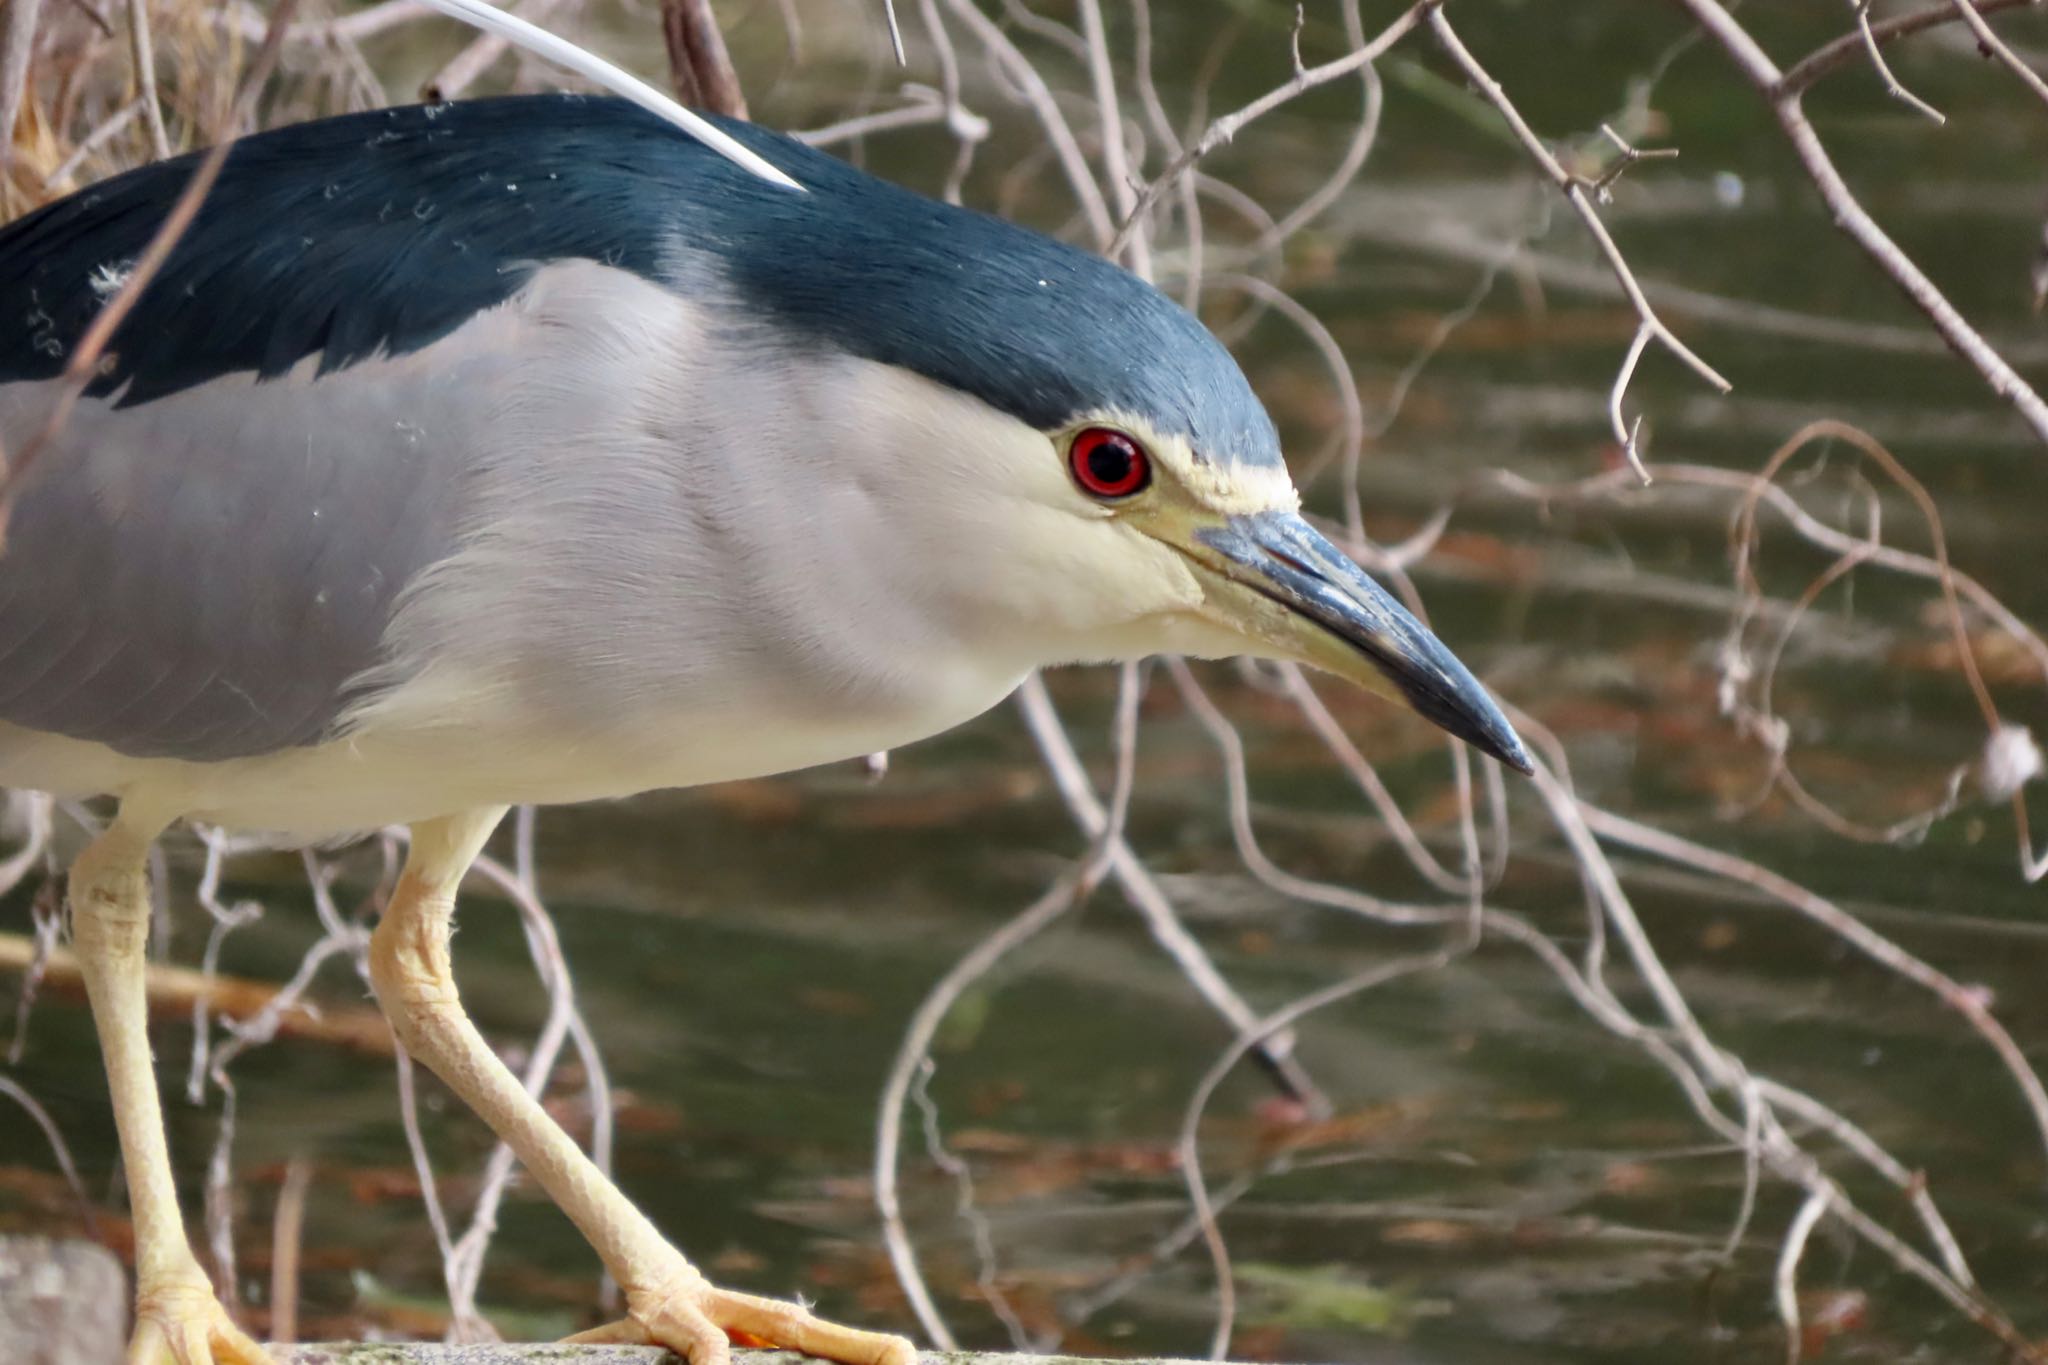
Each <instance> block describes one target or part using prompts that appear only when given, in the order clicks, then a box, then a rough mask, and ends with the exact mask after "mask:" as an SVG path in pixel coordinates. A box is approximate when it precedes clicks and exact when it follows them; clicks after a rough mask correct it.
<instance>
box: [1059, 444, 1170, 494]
mask: <svg viewBox="0 0 2048 1365" xmlns="http://www.w3.org/2000/svg"><path fill="white" fill-rule="evenodd" d="M1067 467H1068V468H1069V469H1071V470H1072V471H1073V473H1074V482H1075V483H1078V484H1080V485H1081V488H1082V491H1084V492H1087V493H1092V494H1094V495H1095V496H1096V497H1098V498H1128V497H1129V496H1130V495H1131V494H1133V493H1136V492H1138V491H1139V490H1140V489H1142V488H1144V486H1145V485H1146V484H1148V483H1150V482H1152V461H1151V460H1150V459H1149V458H1148V457H1147V456H1146V454H1145V448H1144V447H1143V446H1141V445H1139V444H1138V443H1137V442H1136V441H1134V440H1132V439H1131V438H1130V437H1128V436H1126V435H1124V434H1123V433H1122V432H1121V431H1115V430H1112V429H1111V428H1109V427H1089V428H1087V429H1086V430H1085V431H1083V432H1081V433H1080V434H1079V435H1077V436H1076V437H1074V443H1073V445H1071V446H1069V447H1067Z"/></svg>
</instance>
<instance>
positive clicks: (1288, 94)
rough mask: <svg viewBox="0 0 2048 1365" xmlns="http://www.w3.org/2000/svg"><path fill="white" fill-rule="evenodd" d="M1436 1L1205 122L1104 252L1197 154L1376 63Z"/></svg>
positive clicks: (1118, 245)
mask: <svg viewBox="0 0 2048 1365" xmlns="http://www.w3.org/2000/svg"><path fill="white" fill-rule="evenodd" d="M1439 3H1441V0H1417V2H1416V3H1415V4H1413V5H1410V6H1409V7H1408V8H1407V9H1405V10H1403V11H1401V13H1400V15H1399V16H1398V17H1397V18H1395V20H1394V21H1393V22H1392V23H1390V24H1388V25H1387V26H1386V27H1385V28H1383V29H1381V30H1380V31H1379V34H1378V36H1377V37H1375V38H1374V39H1373V40H1372V41H1371V42H1369V43H1365V44H1363V45H1361V46H1359V47H1357V48H1354V49H1353V50H1352V51H1350V52H1348V53H1346V54H1345V55H1344V56H1342V57H1339V58H1337V59H1336V60H1334V61H1328V62H1324V63H1323V64H1322V65H1321V66H1312V67H1310V68H1308V69H1307V70H1305V71H1301V72H1298V73H1297V74H1296V75H1295V77H1294V79H1292V80H1290V81H1288V82H1287V83H1286V84H1285V85H1281V86H1277V87H1275V88H1274V89H1272V90H1268V91H1267V92H1266V93H1265V94H1263V95H1261V96H1259V97H1258V98H1257V99H1255V100H1253V101H1252V102H1251V103H1250V104H1247V105H1245V106H1244V107H1243V108H1242V109H1239V110H1236V111H1235V112H1233V113H1229V114H1225V115H1223V116H1222V117H1221V118H1218V119H1217V120H1216V121H1215V122H1213V123H1211V124H1210V125H1209V127H1208V128H1207V130H1205V131H1204V132H1203V134H1202V136H1201V137H1200V138H1199V139H1197V140H1196V141H1195V142H1194V144H1193V145H1191V146H1189V147H1188V148H1186V149H1185V150H1183V151H1182V152H1181V153H1180V155H1178V156H1176V157H1174V159H1173V160H1172V161H1170V162H1168V163H1167V166H1166V169H1165V170H1163V171H1161V172H1160V173H1159V174H1158V175H1156V176H1154V177H1153V178H1152V179H1151V180H1150V181H1149V182H1147V184H1146V185H1145V187H1144V188H1143V189H1141V190H1139V191H1138V194H1137V198H1136V200H1135V201H1134V202H1133V204H1132V206H1131V209H1130V211H1129V212H1128V213H1126V214H1125V215H1124V218H1123V223H1122V225H1121V226H1119V227H1118V228H1117V230H1116V233H1115V235H1114V236H1113V237H1112V238H1111V240H1110V243H1109V250H1108V254H1109V255H1111V256H1114V255H1116V254H1117V253H1118V252H1119V251H1121V250H1122V249H1123V248H1124V246H1125V244H1126V243H1128V242H1129V241H1130V238H1131V236H1132V234H1133V233H1135V232H1136V231H1137V230H1138V223H1139V220H1140V219H1141V218H1142V217H1143V216H1144V214H1145V213H1146V211H1147V210H1149V209H1150V208H1151V207H1152V205H1153V204H1154V203H1156V202H1157V201H1158V199H1159V196H1160V195H1161V194H1162V193H1164V192H1165V191H1166V190H1167V189H1168V188H1169V187H1170V186H1172V185H1173V184H1174V182H1175V181H1177V180H1179V179H1180V177H1181V176H1183V175H1185V174H1186V173H1187V172H1188V170H1189V168H1191V167H1192V166H1193V165H1194V164H1195V163H1196V162H1197V161H1200V160H1201V159H1202V158H1203V157H1205V156H1207V155H1208V154H1209V153H1211V152H1213V151H1215V150H1216V149H1217V148H1218V147H1221V146H1223V145H1224V144H1225V143H1227V142H1229V141H1230V140H1231V139H1232V138H1234V137H1236V136H1237V135H1238V134H1239V133H1240V132H1242V131H1244V129H1245V127H1246V125H1248V124H1250V123H1252V122H1253V121H1255V120H1257V119H1259V118H1261V117H1263V116H1264V115H1266V114H1270V113H1272V112H1273V111H1274V110H1275V109H1278V108H1279V107H1280V106H1281V105H1283V104H1286V103H1288V102H1289V101H1290V100H1293V99H1296V98H1298V97H1299V96H1301V95H1303V94H1305V93H1306V92H1308V91H1310V90H1313V89H1315V88H1316V87H1317V86H1319V85H1328V84H1329V83H1330V82H1331V81H1334V80H1341V79H1343V78H1344V77H1346V76H1349V75H1350V74H1352V73H1353V72H1355V71H1357V70H1359V69H1360V68H1361V67H1366V66H1370V65H1371V64H1372V63H1374V62H1376V61H1378V60H1379V59H1380V58H1381V57H1382V56H1384V55H1385V53H1386V51H1387V49H1388V48H1390V47H1392V46H1393V45H1394V44H1395V43H1397V42H1399V41H1401V39H1402V38H1404V37H1406V36H1407V35H1408V34H1409V33H1410V32H1412V31H1413V30H1414V28H1415V26H1416V25H1417V24H1418V23H1420V22H1421V21H1422V16H1423V13H1424V12H1425V11H1430V10H1434V9H1435V8H1436V6H1437V5H1438V4H1439Z"/></svg>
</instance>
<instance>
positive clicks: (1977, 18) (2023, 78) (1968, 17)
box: [1949, 0, 2048, 104]
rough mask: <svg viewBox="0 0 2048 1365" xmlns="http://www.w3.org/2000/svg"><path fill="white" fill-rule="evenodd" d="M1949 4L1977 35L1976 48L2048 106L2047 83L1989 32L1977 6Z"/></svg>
mask: <svg viewBox="0 0 2048 1365" xmlns="http://www.w3.org/2000/svg"><path fill="white" fill-rule="evenodd" d="M1949 3H1950V4H1952V5H1954V6H1955V11H1956V15H1957V17H1959V18H1960V19H1961V20H1962V21H1963V22H1964V23H1966V24H1968V25H1969V26H1970V32H1972V33H1974V34H1975V35H1977V46H1978V47H1980V48H1981V49H1983V51H1984V52H1985V53H1986V54H1987V55H1989V56H1991V57H1993V58H1996V59H1997V60H1998V61H1999V62H2002V63H2003V64H2004V65H2005V69H2006V70H2008V71H2010V72H2012V74H2013V75H2015V76H2017V77H2019V79H2020V83H2021V84H2022V85H2024V86H2026V87H2027V89H2029V90H2031V91H2032V92H2033V94H2034V98H2035V99H2037V100H2040V101H2041V102H2042V103H2043V104H2048V81H2043V80H2042V79H2041V76H2040V73H2038V72H2036V71H2035V70H2034V68H2033V67H2031V66H2028V65H2027V64H2026V63H2025V62H2023V61H2021V60H2020V55H2019V53H2017V52H2014V51H2013V50H2012V49H2011V48H2010V47H2008V46H2007V45H2006V43H2005V40H2004V39H2002V38H2000V37H1999V36H1998V35H1997V34H1996V33H1993V32H1992V31H1991V25H1989V24H1987V23H1985V22H1984V16H1983V15H1982V14H1980V13H1978V12H1977V6H1976V5H1975V4H1973V3H1971V0H1949Z"/></svg>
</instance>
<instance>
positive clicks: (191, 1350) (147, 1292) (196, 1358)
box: [128, 1271, 273, 1365]
mask: <svg viewBox="0 0 2048 1365" xmlns="http://www.w3.org/2000/svg"><path fill="white" fill-rule="evenodd" d="M194 1273H195V1275H196V1278H194V1279H178V1280H174V1281H172V1282H170V1283H168V1284H162V1285H157V1286H154V1287H152V1288H147V1289H144V1290H142V1291H141V1292H140V1293H139V1294H137V1295H136V1296H135V1336H134V1337H133V1339H131V1340H130V1341H129V1343H128V1365H273V1362H272V1361H271V1358H270V1353H269V1352H267V1351H265V1350H264V1349H263V1348H262V1347H261V1346H258V1345H257V1344H256V1343H255V1342H254V1341H252V1340H250V1339H249V1336H248V1334H247V1333H245V1332H243V1331H242V1329H241V1328H239V1327H237V1326H235V1324H234V1323H233V1322H232V1321H231V1320H230V1319H229V1318H228V1310H227V1309H225V1308H223V1307H221V1304H220V1300H219V1299H217V1298H215V1297H214V1296H213V1286H212V1285H210V1284H208V1283H207V1282H206V1277H205V1276H204V1275H200V1274H198V1273H197V1272H196V1271H195V1272H194Z"/></svg>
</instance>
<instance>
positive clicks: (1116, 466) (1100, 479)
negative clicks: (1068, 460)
mask: <svg viewBox="0 0 2048 1365" xmlns="http://www.w3.org/2000/svg"><path fill="white" fill-rule="evenodd" d="M1088 474H1089V477H1091V478H1093V479H1094V480H1095V482H1097V483H1100V484H1107V485H1108V486H1110V487H1112V488H1114V487H1115V486H1116V485H1118V484H1120V483H1122V482H1124V481H1125V480H1126V479H1128V478H1130V477H1131V451H1130V448H1129V447H1128V446H1126V445H1125V444H1124V443H1123V442H1122V441H1115V440H1111V441H1098V442H1096V445H1095V448H1094V449H1093V450H1091V451H1089V452H1088Z"/></svg>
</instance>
